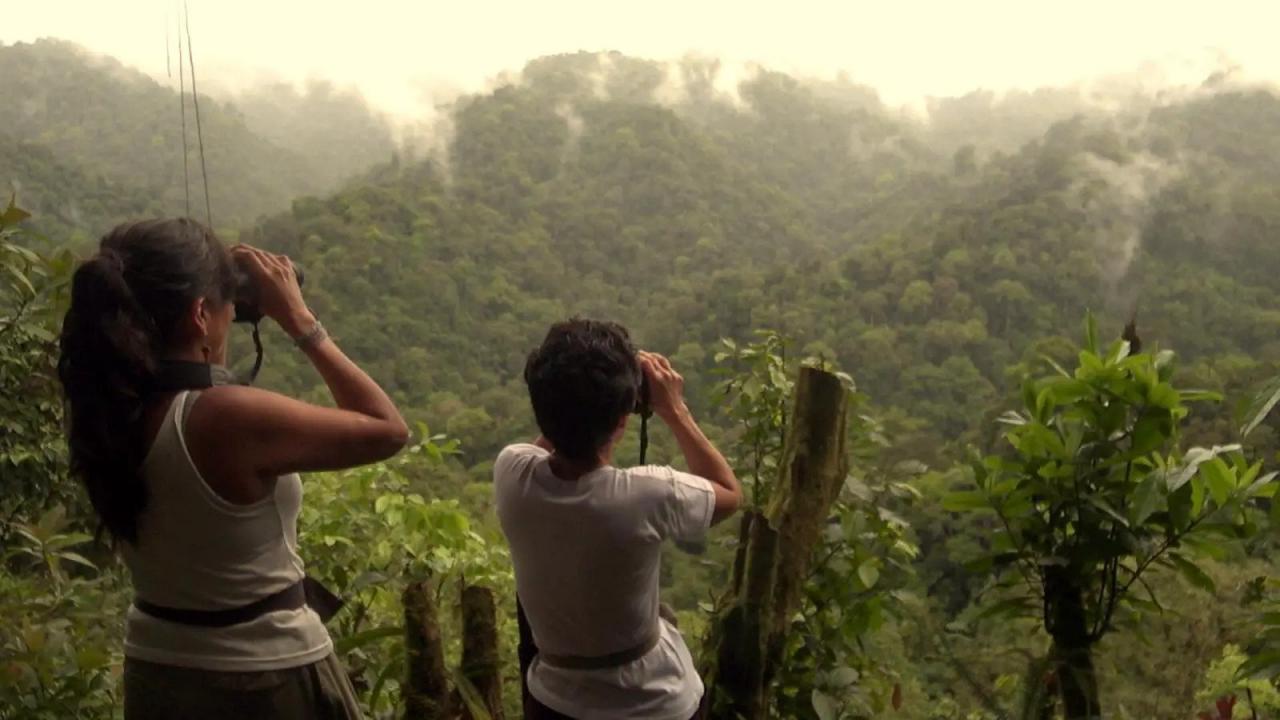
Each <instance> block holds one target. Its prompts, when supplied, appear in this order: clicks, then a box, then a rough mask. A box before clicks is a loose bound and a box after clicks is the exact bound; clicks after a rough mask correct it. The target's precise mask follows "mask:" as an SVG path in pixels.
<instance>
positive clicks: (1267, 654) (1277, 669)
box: [1236, 650, 1280, 680]
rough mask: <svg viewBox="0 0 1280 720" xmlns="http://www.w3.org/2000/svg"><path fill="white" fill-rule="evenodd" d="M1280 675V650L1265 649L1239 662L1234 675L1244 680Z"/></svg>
mask: <svg viewBox="0 0 1280 720" xmlns="http://www.w3.org/2000/svg"><path fill="white" fill-rule="evenodd" d="M1277 675H1280V650H1267V651H1264V652H1260V653H1258V654H1257V655H1254V656H1252V657H1250V658H1249V659H1248V660H1245V661H1244V662H1243V663H1241V664H1240V669H1239V670H1237V671H1236V677H1237V678H1239V679H1241V680H1245V679H1253V678H1265V679H1268V680H1270V679H1272V678H1274V677H1276V676H1277Z"/></svg>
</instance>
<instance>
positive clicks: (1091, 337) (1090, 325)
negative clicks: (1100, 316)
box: [1084, 311, 1098, 355]
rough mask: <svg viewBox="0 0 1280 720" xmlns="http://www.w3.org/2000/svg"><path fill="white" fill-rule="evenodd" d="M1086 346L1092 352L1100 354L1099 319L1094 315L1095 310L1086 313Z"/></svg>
mask: <svg viewBox="0 0 1280 720" xmlns="http://www.w3.org/2000/svg"><path fill="white" fill-rule="evenodd" d="M1084 347H1085V350H1087V351H1089V352H1090V353H1092V354H1094V355H1097V354H1098V321H1097V319H1096V318H1094V317H1093V311H1089V312H1086V313H1085V315H1084Z"/></svg>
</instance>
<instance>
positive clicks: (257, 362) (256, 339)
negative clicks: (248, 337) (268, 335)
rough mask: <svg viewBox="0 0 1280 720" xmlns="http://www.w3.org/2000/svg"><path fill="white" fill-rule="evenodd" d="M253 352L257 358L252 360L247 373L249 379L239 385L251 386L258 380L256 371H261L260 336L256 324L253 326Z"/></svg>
mask: <svg viewBox="0 0 1280 720" xmlns="http://www.w3.org/2000/svg"><path fill="white" fill-rule="evenodd" d="M253 351H254V352H255V353H257V357H255V358H254V359H253V369H252V370H250V371H249V379H248V380H247V381H245V382H242V383H240V384H241V385H252V384H253V382H254V381H255V380H257V379H258V371H259V370H261V369H262V336H260V335H259V334H258V323H256V322H255V323H254V324H253Z"/></svg>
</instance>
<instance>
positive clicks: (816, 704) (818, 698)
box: [810, 688, 840, 720]
mask: <svg viewBox="0 0 1280 720" xmlns="http://www.w3.org/2000/svg"><path fill="white" fill-rule="evenodd" d="M810 702H811V703H812V704H813V712H814V713H815V714H817V716H818V720H836V719H837V718H838V717H839V716H840V703H838V702H836V699H835V698H833V697H831V696H830V695H828V694H826V693H824V692H822V691H821V690H818V689H816V688H815V689H814V691H813V695H812V696H811V699H810Z"/></svg>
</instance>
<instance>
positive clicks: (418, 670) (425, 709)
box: [401, 579, 450, 720]
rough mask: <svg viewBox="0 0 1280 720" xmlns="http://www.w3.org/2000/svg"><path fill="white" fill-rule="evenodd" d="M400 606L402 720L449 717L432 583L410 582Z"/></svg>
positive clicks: (438, 624)
mask: <svg viewBox="0 0 1280 720" xmlns="http://www.w3.org/2000/svg"><path fill="white" fill-rule="evenodd" d="M401 601H402V602H403V604H404V633H405V666H406V668H407V673H406V675H407V677H406V678H405V685H404V698H405V711H404V717H405V720H441V719H443V718H447V717H449V716H450V708H449V680H448V674H447V673H446V672H445V667H444V644H443V642H442V641H441V637H440V615H439V612H438V610H437V608H436V601H435V583H434V582H432V581H431V580H430V579H427V580H419V581H415V582H410V583H409V584H408V585H407V586H406V587H405V589H404V592H403V593H402V595H401Z"/></svg>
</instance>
